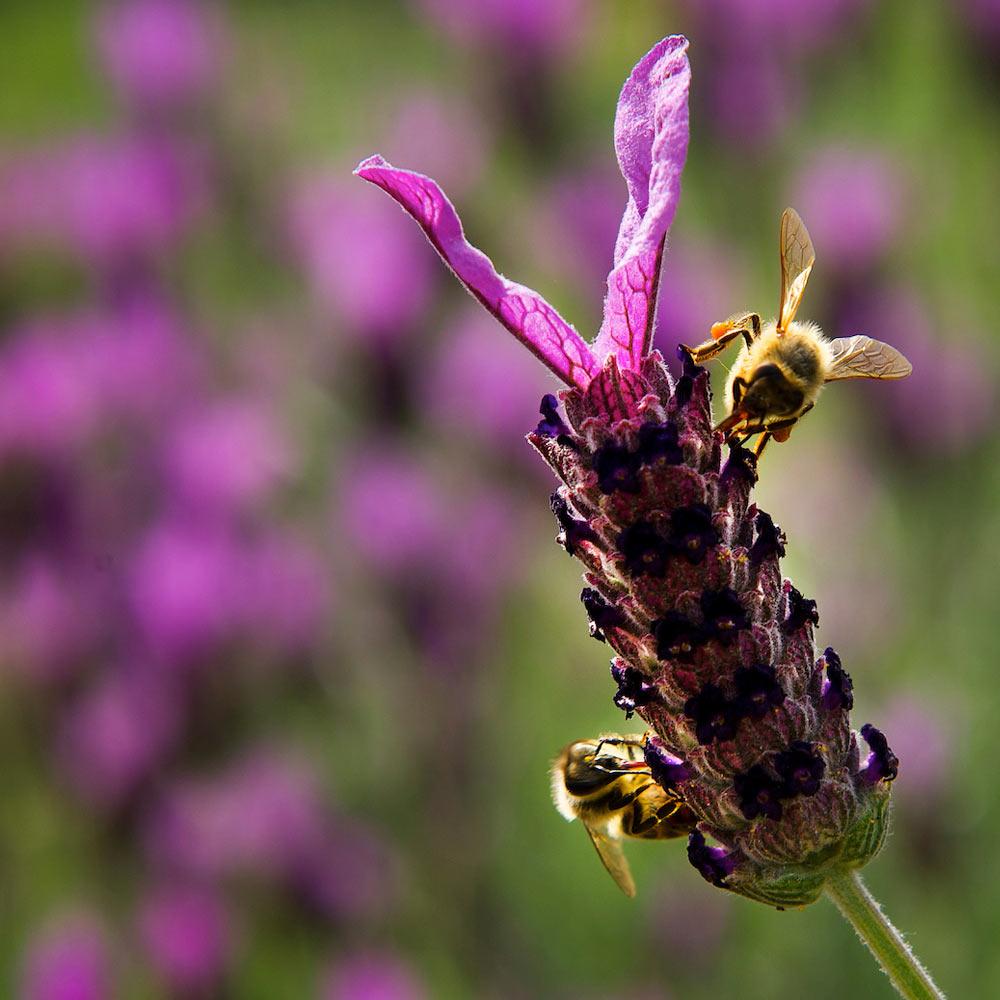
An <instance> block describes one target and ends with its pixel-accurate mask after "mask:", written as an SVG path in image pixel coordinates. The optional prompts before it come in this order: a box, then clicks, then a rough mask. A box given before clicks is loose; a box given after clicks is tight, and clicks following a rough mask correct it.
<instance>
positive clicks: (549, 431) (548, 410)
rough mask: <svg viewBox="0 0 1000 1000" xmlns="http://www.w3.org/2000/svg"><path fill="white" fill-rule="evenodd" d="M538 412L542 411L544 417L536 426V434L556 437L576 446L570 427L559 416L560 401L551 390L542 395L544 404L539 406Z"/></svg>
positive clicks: (562, 441) (564, 442) (561, 441)
mask: <svg viewBox="0 0 1000 1000" xmlns="http://www.w3.org/2000/svg"><path fill="white" fill-rule="evenodd" d="M538 412H539V413H541V415H542V419H541V420H540V421H539V422H538V426H537V427H536V428H535V433H536V434H540V435H541V436H542V437H550V438H556V439H557V440H558V441H560V443H562V444H568V445H571V446H573V447H575V444H574V442H573V439H572V437H571V436H570V433H569V428H568V427H567V426H566V424H565V423H564V422H563V419H562V417H560V416H559V401H558V400H557V399H556V397H555V396H553V395H552V393H551V392H550V393H546V395H544V396H542V405H541V406H540V407H539V408H538Z"/></svg>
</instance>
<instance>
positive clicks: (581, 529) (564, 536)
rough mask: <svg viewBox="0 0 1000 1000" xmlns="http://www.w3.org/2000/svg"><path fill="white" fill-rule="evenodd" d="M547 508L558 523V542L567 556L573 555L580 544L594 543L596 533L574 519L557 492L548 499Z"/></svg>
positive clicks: (587, 525)
mask: <svg viewBox="0 0 1000 1000" xmlns="http://www.w3.org/2000/svg"><path fill="white" fill-rule="evenodd" d="M549 506H550V507H551V508H552V513H553V514H555V516H556V520H557V521H558V522H559V528H560V532H559V539H558V540H559V542H560V543H561V544H562V546H563V548H565V549H566V552H567V553H568V554H569V555H571V556H572V555H575V554H576V550H577V549H578V548H579V546H580V543H581V542H596V541H597V533H596V532H595V531H594V529H593V528H592V527H591V526H590V525H589V524H587V522H586V521H583V520H581V519H579V518H575V517H574V516H573V515H572V513H571V512H570V509H569V504H568V503H567V502H566V501H565V500H564V499H563V498H562V497H561V496H560V495H559V491H558V490H557V491H556V492H555V493H553V494H552V496H551V497H550V498H549Z"/></svg>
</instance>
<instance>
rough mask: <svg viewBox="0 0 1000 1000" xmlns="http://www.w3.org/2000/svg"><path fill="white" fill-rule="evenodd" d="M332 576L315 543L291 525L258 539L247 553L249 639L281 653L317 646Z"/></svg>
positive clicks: (244, 594)
mask: <svg viewBox="0 0 1000 1000" xmlns="http://www.w3.org/2000/svg"><path fill="white" fill-rule="evenodd" d="M329 576H330V574H329V570H328V567H327V565H326V560H325V558H324V557H323V554H322V553H320V552H317V551H316V546H315V544H314V543H311V542H309V541H307V540H306V539H305V538H301V537H299V536H298V535H297V534H295V533H293V532H292V531H291V530H284V531H279V530H275V531H272V532H270V533H268V534H266V535H265V536H264V537H262V538H260V539H258V540H257V541H256V542H255V544H254V545H253V546H252V547H251V548H250V550H249V551H248V553H247V555H246V559H245V563H244V567H243V582H242V587H241V588H240V592H241V602H242V628H243V629H244V631H245V633H246V638H247V639H249V640H251V641H253V642H254V643H255V644H256V645H257V647H258V648H261V649H265V650H268V651H270V652H274V653H276V654H281V653H285V654H295V653H301V652H303V651H306V650H308V649H310V648H312V647H313V646H314V645H315V644H316V643H317V642H318V640H319V638H320V637H321V635H322V634H323V629H324V627H325V625H326V622H327V620H328V618H329V615H330V603H331V599H332V596H333V595H332V593H331V583H330V578H329Z"/></svg>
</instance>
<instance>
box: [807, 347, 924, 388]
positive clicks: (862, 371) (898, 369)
mask: <svg viewBox="0 0 1000 1000" xmlns="http://www.w3.org/2000/svg"><path fill="white" fill-rule="evenodd" d="M830 348H831V350H832V354H833V357H832V361H831V364H830V370H829V371H828V372H827V376H826V381H827V382H836V381H838V380H840V379H845V378H906V376H907V375H909V374H910V372H911V371H913V365H911V364H910V362H909V361H907V360H906V358H905V357H903V355H902V354H900V352H899V351H897V350H896V348H895V347H891V346H890V345H889V344H883V343H882V341H881V340H872V338H871V337H864V336H857V337H838V338H837V339H836V340H831V341H830Z"/></svg>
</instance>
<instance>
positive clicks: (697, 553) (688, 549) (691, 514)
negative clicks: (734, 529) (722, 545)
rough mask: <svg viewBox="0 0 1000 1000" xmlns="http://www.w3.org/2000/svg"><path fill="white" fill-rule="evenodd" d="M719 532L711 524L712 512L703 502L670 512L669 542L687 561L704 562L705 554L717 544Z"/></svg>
mask: <svg viewBox="0 0 1000 1000" xmlns="http://www.w3.org/2000/svg"><path fill="white" fill-rule="evenodd" d="M718 543H719V533H718V532H717V531H716V530H715V527H714V525H713V524H712V512H711V511H710V510H709V509H708V506H707V505H706V504H703V503H696V504H692V505H691V506H690V507H677V508H676V509H675V510H673V511H671V514H670V544H671V545H672V546H673V547H674V548H675V549H676V551H677V552H678V553H680V554H681V555H682V556H684V557H685V558H686V559H687V560H688V562H690V563H693V564H695V565H697V564H698V563H701V562H704V560H705V554H706V553H707V552H708V550H709V549H710V548H711V547H712V546H713V545H718Z"/></svg>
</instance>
